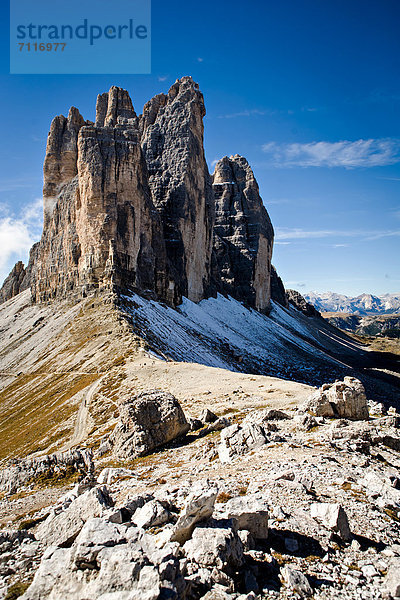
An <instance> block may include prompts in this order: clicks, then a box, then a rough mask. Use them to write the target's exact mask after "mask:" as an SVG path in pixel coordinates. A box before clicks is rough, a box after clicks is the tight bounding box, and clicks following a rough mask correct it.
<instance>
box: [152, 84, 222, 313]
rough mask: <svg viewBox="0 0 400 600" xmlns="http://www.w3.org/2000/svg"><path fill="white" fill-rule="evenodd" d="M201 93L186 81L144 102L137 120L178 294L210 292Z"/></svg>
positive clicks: (210, 205) (210, 220) (209, 198)
mask: <svg viewBox="0 0 400 600" xmlns="http://www.w3.org/2000/svg"><path fill="white" fill-rule="evenodd" d="M205 114H206V111H205V107H204V99H203V94H202V93H201V92H200V91H199V86H198V85H197V83H194V81H193V80H192V78H191V77H183V78H182V79H181V80H179V81H177V82H176V83H175V84H174V85H173V86H172V87H171V89H170V90H169V92H168V95H166V96H165V95H163V94H161V95H159V96H156V97H155V98H153V99H152V100H150V102H148V103H147V104H146V106H145V107H144V110H143V117H142V119H141V131H142V148H143V153H144V156H145V159H146V162H147V166H148V172H149V184H150V188H151V191H152V194H153V201H154V204H155V206H156V208H157V210H158V212H159V214H160V216H161V219H162V222H163V232H164V239H165V245H166V251H167V256H168V260H169V263H170V266H171V269H172V272H173V277H174V279H175V282H176V285H177V287H178V289H179V292H180V295H184V296H187V297H188V298H189V300H193V301H194V302H198V301H199V300H201V299H202V298H204V297H205V296H207V295H208V294H209V293H210V282H211V254H212V241H213V225H214V198H213V192H212V185H211V177H210V174H209V172H208V167H207V163H206V159H205V155H204V146H203V132H204V127H203V117H204V116H205Z"/></svg>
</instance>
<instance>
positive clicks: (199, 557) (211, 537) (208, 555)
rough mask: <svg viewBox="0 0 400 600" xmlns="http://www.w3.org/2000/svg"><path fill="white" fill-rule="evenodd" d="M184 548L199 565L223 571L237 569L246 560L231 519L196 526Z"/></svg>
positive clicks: (187, 554) (187, 555) (189, 557)
mask: <svg viewBox="0 0 400 600" xmlns="http://www.w3.org/2000/svg"><path fill="white" fill-rule="evenodd" d="M183 550H184V552H185V554H186V557H187V558H188V559H189V560H191V561H193V562H195V563H196V564H197V565H200V566H202V567H217V569H220V570H222V571H225V570H227V571H228V572H229V571H230V570H232V569H233V570H236V569H238V568H239V567H241V566H242V564H243V562H244V557H243V546H242V542H241V541H240V538H239V536H238V534H237V532H236V531H235V530H234V529H233V528H232V522H231V521H226V522H224V521H215V522H213V521H211V522H210V523H206V524H205V525H204V526H199V527H196V529H195V530H194V532H193V536H192V538H191V539H190V540H188V541H187V542H186V544H185V545H184V546H183Z"/></svg>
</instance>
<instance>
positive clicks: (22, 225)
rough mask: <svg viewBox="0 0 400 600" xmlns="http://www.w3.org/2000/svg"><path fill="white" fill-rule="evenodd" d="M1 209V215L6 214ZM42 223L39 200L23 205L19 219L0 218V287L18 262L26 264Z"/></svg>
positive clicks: (11, 217) (5, 207)
mask: <svg viewBox="0 0 400 600" xmlns="http://www.w3.org/2000/svg"><path fill="white" fill-rule="evenodd" d="M2 208H3V211H2V213H3V214H5V213H7V211H8V209H7V206H4V205H2ZM42 222H43V200H42V199H41V198H38V199H37V200H35V201H34V202H32V203H30V204H27V205H25V206H24V207H23V209H22V211H21V216H19V217H16V216H11V215H9V214H8V215H7V216H3V217H1V218H0V247H1V253H0V285H1V283H2V282H3V281H4V279H5V278H6V277H7V275H8V273H9V272H10V271H11V269H12V267H13V265H14V264H15V263H16V262H17V261H18V260H22V261H23V262H25V264H26V262H27V259H28V255H29V250H30V248H31V247H32V245H33V244H34V243H35V242H36V241H38V239H39V237H40V233H41V228H42Z"/></svg>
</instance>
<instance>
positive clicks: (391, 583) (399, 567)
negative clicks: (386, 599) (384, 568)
mask: <svg viewBox="0 0 400 600" xmlns="http://www.w3.org/2000/svg"><path fill="white" fill-rule="evenodd" d="M384 586H385V588H386V589H387V590H388V592H389V594H390V595H391V597H392V598H400V558H393V559H392V561H391V564H390V566H389V569H388V572H387V575H386V577H385V581H384Z"/></svg>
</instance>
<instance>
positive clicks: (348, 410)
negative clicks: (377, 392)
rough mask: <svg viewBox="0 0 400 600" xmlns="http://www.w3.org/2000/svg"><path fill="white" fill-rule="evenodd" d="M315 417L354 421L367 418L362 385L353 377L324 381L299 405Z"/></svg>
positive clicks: (366, 406)
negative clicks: (330, 381) (331, 381)
mask: <svg viewBox="0 0 400 600" xmlns="http://www.w3.org/2000/svg"><path fill="white" fill-rule="evenodd" d="M301 411H302V412H308V413H310V414H312V415H314V416H317V417H335V418H342V419H351V420H354V421H357V420H362V419H368V418H369V413H368V405H367V398H366V395H365V390H364V386H363V384H362V383H361V381H359V380H358V379H355V378H354V377H345V378H344V380H343V381H336V382H335V383H332V384H329V383H325V384H324V385H323V386H322V387H320V388H319V389H318V390H317V391H316V392H314V393H313V394H311V396H310V397H309V398H308V399H307V400H306V402H305V403H304V404H303V406H302V407H301Z"/></svg>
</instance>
